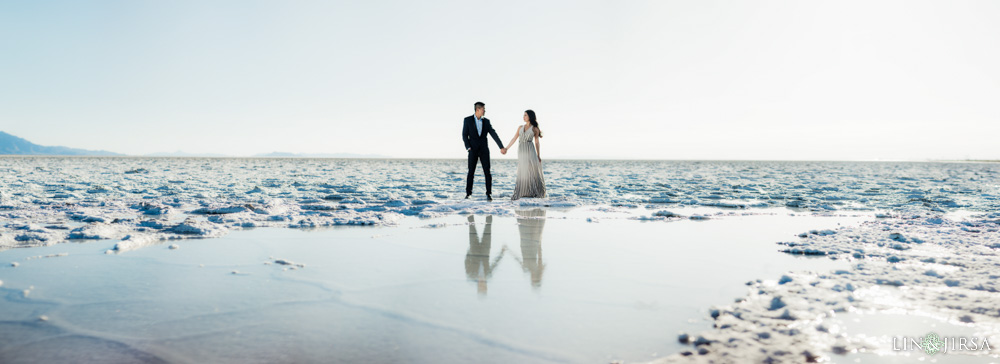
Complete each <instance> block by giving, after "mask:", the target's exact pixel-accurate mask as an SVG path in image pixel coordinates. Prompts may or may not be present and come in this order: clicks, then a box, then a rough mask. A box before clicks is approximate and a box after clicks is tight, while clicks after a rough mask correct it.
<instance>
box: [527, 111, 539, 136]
mask: <svg viewBox="0 0 1000 364" xmlns="http://www.w3.org/2000/svg"><path fill="white" fill-rule="evenodd" d="M524 113H525V114H528V121H529V122H531V126H532V127H534V128H535V130H538V137H539V138H541V137H542V129H539V128H538V119H536V118H535V111H533V110H524Z"/></svg>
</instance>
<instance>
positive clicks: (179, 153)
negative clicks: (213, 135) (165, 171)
mask: <svg viewBox="0 0 1000 364" xmlns="http://www.w3.org/2000/svg"><path fill="white" fill-rule="evenodd" d="M144 156H145V157H204V158H226V157H232V156H231V155H228V154H219V153H188V152H182V151H179V150H178V151H176V152H160V153H150V154H146V155H144Z"/></svg>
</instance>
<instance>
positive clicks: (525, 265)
mask: <svg viewBox="0 0 1000 364" xmlns="http://www.w3.org/2000/svg"><path fill="white" fill-rule="evenodd" d="M517 215H518V217H517V224H518V225H517V230H518V231H519V232H520V235H521V257H520V258H519V257H517V256H516V255H514V259H516V260H517V261H518V262H520V263H521V269H522V270H524V272H526V273H530V274H531V286H532V287H534V288H540V287H541V286H542V273H544V271H545V264H544V263H543V262H542V228H543V227H545V210H541V209H536V210H528V211H517ZM475 222H476V220H475V217H473V216H472V215H469V251H468V252H467V253H466V254H465V274H466V276H468V278H469V280H471V281H475V282H476V283H477V287H478V289H477V290H478V292H479V294H481V295H486V291H487V286H486V283H487V281H488V280H489V279H490V277H492V276H493V270H494V269H496V267H497V265H498V264H500V260H502V259H503V256H504V254H505V253H507V247H506V246H504V247H503V249H501V250H500V254H498V255H497V257H496V258H494V259H493V260H492V261H491V260H490V245H491V244H492V241H493V239H492V236H491V230H492V225H493V216H486V227H484V228H483V236H482V238H480V237H479V232H477V231H476V224H475ZM512 255H513V253H512Z"/></svg>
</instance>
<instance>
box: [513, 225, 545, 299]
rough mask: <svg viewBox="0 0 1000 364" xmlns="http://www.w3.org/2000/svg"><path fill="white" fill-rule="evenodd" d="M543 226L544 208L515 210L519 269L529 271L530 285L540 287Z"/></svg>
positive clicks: (543, 268) (543, 270) (542, 267)
mask: <svg viewBox="0 0 1000 364" xmlns="http://www.w3.org/2000/svg"><path fill="white" fill-rule="evenodd" d="M543 227H545V210H542V209H535V210H524V211H517V230H518V232H520V233H521V257H522V259H521V269H523V270H524V271H525V272H526V273H531V286H532V287H534V288H536V289H537V288H541V287H542V273H544V272H545V263H543V262H542V228H543Z"/></svg>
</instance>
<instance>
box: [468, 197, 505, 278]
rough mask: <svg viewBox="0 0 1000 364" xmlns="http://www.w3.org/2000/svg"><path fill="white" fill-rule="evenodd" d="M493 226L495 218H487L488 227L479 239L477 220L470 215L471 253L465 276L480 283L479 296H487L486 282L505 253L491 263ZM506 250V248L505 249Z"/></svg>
mask: <svg viewBox="0 0 1000 364" xmlns="http://www.w3.org/2000/svg"><path fill="white" fill-rule="evenodd" d="M492 225H493V216H486V227H485V228H483V238H482V239H480V238H479V233H478V232H477V231H476V219H475V217H474V216H472V215H469V251H468V252H467V253H465V275H466V276H468V277H469V280H470V281H475V282H477V283H478V289H477V291H478V292H479V295H481V296H485V295H486V281H487V280H488V279H490V277H491V276H492V275H493V269H494V268H496V266H497V264H498V263H500V259H503V253H504V252H503V251H501V252H500V255H497V257H496V259H495V260H493V262H490V243H491V239H492V238H491V236H490V230H491V228H492ZM504 250H506V248H504Z"/></svg>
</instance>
